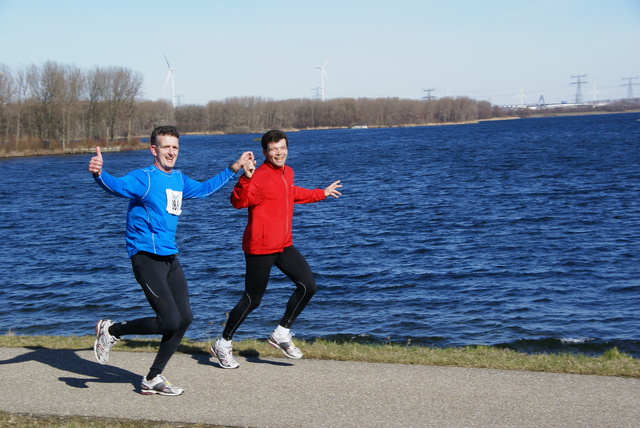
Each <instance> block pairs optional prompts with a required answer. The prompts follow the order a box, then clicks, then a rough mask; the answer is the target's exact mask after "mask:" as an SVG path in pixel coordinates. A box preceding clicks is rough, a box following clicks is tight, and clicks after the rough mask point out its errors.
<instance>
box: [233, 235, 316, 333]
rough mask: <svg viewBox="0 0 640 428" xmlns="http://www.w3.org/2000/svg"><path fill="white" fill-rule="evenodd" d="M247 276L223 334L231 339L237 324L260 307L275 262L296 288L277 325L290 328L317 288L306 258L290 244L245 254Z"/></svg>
mask: <svg viewBox="0 0 640 428" xmlns="http://www.w3.org/2000/svg"><path fill="white" fill-rule="evenodd" d="M244 256H245V261H246V276H245V291H244V295H243V296H242V298H241V299H240V301H239V302H238V303H237V304H236V306H235V307H234V308H233V309H232V310H231V313H230V314H229V319H228V320H227V323H226V325H225V328H224V331H223V332H222V337H223V338H224V339H226V340H231V339H232V338H233V335H234V333H235V332H236V330H237V329H238V327H240V324H242V322H243V321H244V320H245V319H246V318H247V316H248V315H249V314H250V313H251V311H253V310H254V309H255V308H257V307H258V306H260V302H261V301H262V296H264V293H265V291H266V290H267V283H268V282H269V275H270V273H271V268H272V267H273V266H274V265H275V266H277V267H278V269H280V270H281V271H282V272H283V273H284V274H285V275H286V276H287V277H288V278H289V279H291V281H293V283H294V284H295V285H296V289H295V290H294V291H293V294H291V297H290V298H289V301H288V303H287V307H286V310H285V313H284V316H283V317H282V319H281V320H280V325H281V326H283V327H285V328H291V325H292V324H293V322H294V321H295V320H296V318H297V317H298V315H300V313H301V312H302V311H303V309H304V308H305V307H306V306H307V303H309V300H311V298H312V297H313V295H314V294H315V293H316V290H317V287H316V283H315V281H314V279H313V274H312V273H311V268H310V267H309V264H308V263H307V261H306V259H305V258H304V256H303V255H302V254H300V252H299V251H298V250H297V249H296V248H295V247H294V246H290V247H287V248H285V249H284V251H283V252H281V253H275V254H266V255H254V254H246V253H245V255H244Z"/></svg>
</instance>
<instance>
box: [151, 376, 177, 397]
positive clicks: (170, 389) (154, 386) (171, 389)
mask: <svg viewBox="0 0 640 428" xmlns="http://www.w3.org/2000/svg"><path fill="white" fill-rule="evenodd" d="M140 388H141V390H142V391H141V393H142V395H153V394H158V395H180V394H182V393H183V392H184V389H182V388H179V387H177V386H173V385H171V383H170V382H169V381H168V380H167V378H165V377H164V376H162V375H158V376H156V377H154V378H153V379H151V380H147V378H146V377H143V378H142V386H141V387H140Z"/></svg>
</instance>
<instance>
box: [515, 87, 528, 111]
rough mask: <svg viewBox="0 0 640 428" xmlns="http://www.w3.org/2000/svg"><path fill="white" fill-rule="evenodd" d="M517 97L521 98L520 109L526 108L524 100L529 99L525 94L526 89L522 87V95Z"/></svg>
mask: <svg viewBox="0 0 640 428" xmlns="http://www.w3.org/2000/svg"><path fill="white" fill-rule="evenodd" d="M516 97H520V107H524V106H525V105H524V99H525V98H529V97H528V96H526V95H525V94H524V89H523V88H522V87H521V88H520V93H519V94H516Z"/></svg>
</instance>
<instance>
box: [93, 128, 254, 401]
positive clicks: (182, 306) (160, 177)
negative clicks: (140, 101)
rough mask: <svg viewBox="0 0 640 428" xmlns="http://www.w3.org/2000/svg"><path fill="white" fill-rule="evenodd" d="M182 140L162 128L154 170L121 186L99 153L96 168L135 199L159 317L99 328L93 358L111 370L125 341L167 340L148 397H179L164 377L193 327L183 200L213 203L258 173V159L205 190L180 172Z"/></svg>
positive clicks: (136, 242)
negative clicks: (244, 174)
mask: <svg viewBox="0 0 640 428" xmlns="http://www.w3.org/2000/svg"><path fill="white" fill-rule="evenodd" d="M179 138H180V136H179V134H178V131H177V129H176V128H175V127H174V126H160V127H157V128H156V129H154V130H153V132H152V133H151V141H150V143H151V147H150V150H151V154H152V155H153V158H154V162H153V165H151V166H149V167H147V168H142V169H136V170H134V171H132V172H130V173H128V174H127V175H125V176H124V177H120V178H116V177H113V176H111V175H109V174H108V173H107V172H106V171H104V170H103V169H102V165H103V158H102V155H101V153H100V147H96V156H94V157H92V158H91V161H90V162H89V171H90V172H91V173H92V174H93V177H94V179H95V181H96V182H97V183H98V184H99V185H100V186H101V187H102V188H103V189H104V190H105V191H107V192H108V193H110V194H112V195H115V196H121V197H125V198H128V199H129V208H128V210H127V227H126V245H127V253H128V255H129V257H130V258H131V265H132V267H133V273H134V275H135V277H136V280H137V281H138V283H139V284H140V285H141V286H142V289H143V291H144V294H145V296H146V297H147V300H148V301H149V304H150V305H151V308H152V309H153V310H154V311H155V313H156V316H155V317H147V318H140V319H136V320H132V321H126V322H118V323H114V322H112V321H111V320H108V319H104V320H99V321H98V322H97V324H96V341H95V343H94V352H95V356H96V359H97V360H98V362H99V363H100V364H107V362H108V360H109V350H110V348H111V347H112V346H113V345H114V344H115V343H116V342H117V341H118V339H119V338H120V337H121V336H123V335H154V334H161V335H162V340H161V342H160V348H159V349H158V353H157V355H156V358H155V360H154V362H153V365H152V366H151V368H150V370H149V373H148V374H147V376H146V377H144V378H143V379H142V385H141V391H142V394H161V395H180V394H182V392H183V389H182V388H179V387H177V386H174V385H172V384H171V383H169V382H168V381H167V379H166V378H165V377H164V376H163V375H162V371H163V370H164V368H165V366H166V365H167V363H168V362H169V359H170V358H171V357H172V356H173V354H174V353H175V351H176V349H177V348H178V345H179V344H180V341H181V340H182V338H183V336H184V334H185V332H186V331H187V327H189V325H190V324H191V321H192V320H193V315H192V313H191V304H190V303H189V290H188V287H187V281H186V278H185V275H184V272H183V271H182V267H181V266H180V263H179V262H178V258H177V257H176V254H177V253H178V247H177V245H176V242H175V234H176V228H177V226H178V216H179V215H180V213H181V212H182V200H183V199H190V198H206V197H207V196H210V195H212V194H213V193H215V192H217V191H218V190H220V189H221V188H222V187H223V186H224V185H226V184H227V183H229V181H231V180H232V179H233V178H235V176H236V173H237V172H238V171H239V170H240V169H242V168H243V167H244V166H245V164H247V168H249V167H251V168H253V167H254V163H253V162H252V160H253V153H252V152H244V153H243V154H242V155H241V156H240V158H239V159H238V160H237V161H236V162H234V163H233V164H231V165H230V166H229V167H228V168H225V169H224V170H223V171H222V172H220V173H219V174H218V175H216V176H215V177H212V178H210V179H209V180H207V181H204V182H199V181H195V180H192V179H190V178H188V177H187V176H185V175H184V174H183V173H182V172H181V171H180V170H179V169H176V168H175V164H176V160H177V159H178V151H179V148H180V147H179Z"/></svg>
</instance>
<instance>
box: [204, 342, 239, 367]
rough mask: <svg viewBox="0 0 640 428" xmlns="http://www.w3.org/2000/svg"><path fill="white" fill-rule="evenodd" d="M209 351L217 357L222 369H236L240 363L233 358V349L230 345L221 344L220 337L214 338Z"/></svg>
mask: <svg viewBox="0 0 640 428" xmlns="http://www.w3.org/2000/svg"><path fill="white" fill-rule="evenodd" d="M209 353H210V354H211V355H212V356H214V357H217V358H218V361H220V367H222V368H223V369H237V368H238V367H239V366H240V364H238V362H237V361H236V359H235V358H233V349H232V347H231V346H222V344H221V343H220V339H218V340H216V341H215V342H214V343H213V345H211V348H209Z"/></svg>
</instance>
